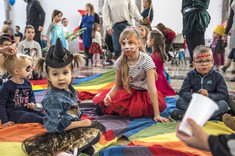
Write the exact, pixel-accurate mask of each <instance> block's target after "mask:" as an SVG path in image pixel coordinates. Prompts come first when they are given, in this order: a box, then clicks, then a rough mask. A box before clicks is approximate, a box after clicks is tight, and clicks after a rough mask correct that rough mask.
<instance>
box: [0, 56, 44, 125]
mask: <svg viewBox="0 0 235 156" xmlns="http://www.w3.org/2000/svg"><path fill="white" fill-rule="evenodd" d="M32 63H33V60H32V58H31V57H30V56H27V55H18V56H15V55H14V56H5V55H0V69H1V70H2V71H3V72H4V73H6V72H8V73H10V74H11V75H12V78H11V79H9V80H8V81H7V82H5V83H3V84H2V86H1V88H0V119H1V121H2V126H3V127H9V126H13V125H14V124H16V123H41V124H42V123H43V117H44V114H43V113H41V112H39V111H38V108H37V107H36V104H35V97H34V93H33V90H32V86H31V83H30V82H29V81H28V80H27V79H28V78H30V76H31V74H32Z"/></svg>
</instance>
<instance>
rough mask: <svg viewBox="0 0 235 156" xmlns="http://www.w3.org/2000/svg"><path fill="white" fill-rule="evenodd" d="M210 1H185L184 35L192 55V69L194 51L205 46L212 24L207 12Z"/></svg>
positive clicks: (183, 12)
mask: <svg viewBox="0 0 235 156" xmlns="http://www.w3.org/2000/svg"><path fill="white" fill-rule="evenodd" d="M209 3H210V0H183V1H182V10H181V11H182V14H183V35H184V36H185V37H186V43H187V46H188V49H189V53H190V66H191V67H192V61H193V50H194V48H195V47H197V46H199V45H205V37H204V34H205V31H206V28H207V26H208V24H209V23H210V15H209V13H208V12H207V11H206V10H207V9H208V6H209Z"/></svg>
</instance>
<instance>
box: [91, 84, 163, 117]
mask: <svg viewBox="0 0 235 156" xmlns="http://www.w3.org/2000/svg"><path fill="white" fill-rule="evenodd" d="M109 91H110V89H107V90H105V91H103V92H101V93H98V94H97V95H96V96H95V97H94V98H93V102H94V104H95V105H98V106H99V107H100V108H101V110H102V112H103V113H104V114H114V113H115V112H116V113H118V114H119V116H130V117H142V116H147V117H150V116H153V113H154V112H153V106H152V102H151V100H150V97H149V94H148V91H147V90H136V89H133V88H132V89H131V94H129V93H128V92H127V91H126V90H125V89H124V88H122V89H119V90H118V91H117V92H116V93H115V94H114V95H113V96H112V98H111V100H112V101H111V102H110V103H111V104H110V106H109V107H106V106H105V105H104V98H105V97H106V95H107V94H108V92H109ZM158 107H159V111H160V112H162V111H163V110H164V109H165V108H166V102H165V100H164V97H163V95H162V94H161V93H160V92H158Z"/></svg>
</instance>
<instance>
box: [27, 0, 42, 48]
mask: <svg viewBox="0 0 235 156" xmlns="http://www.w3.org/2000/svg"><path fill="white" fill-rule="evenodd" d="M24 1H25V2H26V3H28V4H27V8H26V18H27V19H26V20H27V21H26V25H32V26H33V27H34V28H35V36H34V40H35V41H36V42H38V43H39V44H40V45H41V32H42V30H43V25H44V21H45V16H46V14H45V12H44V10H43V8H42V6H41V4H40V2H39V1H38V0H24Z"/></svg>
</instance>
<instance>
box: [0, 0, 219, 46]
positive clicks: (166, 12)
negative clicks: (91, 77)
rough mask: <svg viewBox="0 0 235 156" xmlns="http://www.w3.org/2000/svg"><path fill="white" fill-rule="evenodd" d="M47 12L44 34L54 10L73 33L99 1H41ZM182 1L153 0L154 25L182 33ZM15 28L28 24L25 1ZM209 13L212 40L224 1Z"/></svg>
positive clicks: (0, 11) (19, 4)
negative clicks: (86, 10)
mask: <svg viewBox="0 0 235 156" xmlns="http://www.w3.org/2000/svg"><path fill="white" fill-rule="evenodd" d="M39 1H40V2H41V5H42V7H43V8H44V10H45V12H46V20H45V25H44V30H43V34H45V33H46V29H47V27H48V25H49V23H50V22H51V14H52V11H53V10H54V9H58V10H61V11H62V12H63V14H64V15H63V17H66V18H68V20H69V25H68V30H69V31H70V32H72V31H73V30H74V29H75V28H76V27H77V26H79V22H80V18H81V17H80V14H79V13H78V12H77V10H78V9H84V8H85V4H86V3H88V2H90V3H93V4H94V7H95V11H96V12H98V0H67V1H65V0H39ZM181 3H182V0H153V7H154V20H153V23H152V25H157V24H158V23H159V22H162V23H164V24H165V25H166V26H167V27H169V28H172V29H173V30H174V31H175V32H181V31H182V15H181V12H180V10H181ZM12 10H13V23H12V24H13V26H14V25H19V26H20V27H21V31H24V27H25V23H26V3H25V2H24V1H23V0H16V3H15V4H14V6H13V9H12ZM208 12H209V14H210V16H211V22H210V24H209V26H208V28H207V31H206V34H205V37H206V38H211V36H212V31H213V29H214V28H215V26H216V25H217V24H220V23H221V12H222V1H221V0H213V1H212V0H211V2H210V5H209V9H208ZM4 20H5V11H4V1H3V0H0V28H1V27H2V23H3V21H4ZM71 44H72V49H73V50H75V51H77V49H78V40H74V41H72V42H71Z"/></svg>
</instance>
